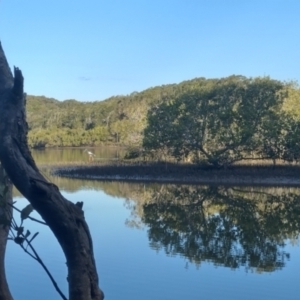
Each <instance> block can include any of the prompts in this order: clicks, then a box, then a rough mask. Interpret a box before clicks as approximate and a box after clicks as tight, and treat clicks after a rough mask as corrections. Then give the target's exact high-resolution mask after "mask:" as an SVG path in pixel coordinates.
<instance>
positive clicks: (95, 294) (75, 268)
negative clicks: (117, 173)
mask: <svg viewBox="0 0 300 300" xmlns="http://www.w3.org/2000/svg"><path fill="white" fill-rule="evenodd" d="M25 102H26V97H25V95H24V93H23V75H22V72H21V71H20V70H19V69H18V68H15V69H14V76H13V75H12V73H11V71H10V68H9V66H8V63H7V60H6V57H5V54H4V52H3V49H2V46H1V44H0V116H1V117H0V159H1V162H2V165H3V166H4V168H5V170H6V172H7V174H8V176H9V178H10V179H11V181H12V183H13V184H14V185H15V186H16V187H17V189H18V190H19V191H20V192H21V193H22V194H23V195H24V196H25V197H26V198H27V199H28V201H29V202H30V203H31V205H32V206H33V208H34V209H35V210H36V211H37V212H38V213H39V214H40V215H41V217H42V218H43V219H44V220H45V222H46V223H47V225H48V226H49V227H50V229H51V230H52V232H53V233H54V235H55V237H56V238H57V240H58V242H59V244H60V245H61V247H62V249H63V252H64V254H65V257H66V260H67V267H68V283H69V299H70V300H102V299H104V295H103V293H102V291H101V290H100V288H99V286H98V275H97V270H96V266H95V260H94V254H93V245H92V239H91V235H90V232H89V228H88V226H87V223H86V221H85V218H84V214H83V211H82V205H80V204H81V203H78V204H76V205H75V204H73V203H71V202H70V201H68V200H67V199H65V198H64V197H63V196H62V195H61V193H60V191H59V189H58V187H57V186H56V185H54V184H52V183H50V182H48V180H47V179H45V178H44V177H43V176H42V174H41V173H40V172H39V170H38V168H37V166H36V164H35V162H34V160H33V158H32V156H31V153H30V151H29V148H28V145H27V123H26V113H25Z"/></svg>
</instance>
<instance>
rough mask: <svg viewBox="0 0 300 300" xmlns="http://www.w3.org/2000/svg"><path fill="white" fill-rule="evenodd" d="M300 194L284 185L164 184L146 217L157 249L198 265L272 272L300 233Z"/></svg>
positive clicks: (145, 207)
mask: <svg viewBox="0 0 300 300" xmlns="http://www.w3.org/2000/svg"><path fill="white" fill-rule="evenodd" d="M275 191H276V192H275ZM299 194H300V193H299ZM299 194H298V193H292V192H289V191H287V190H285V189H282V188H281V189H274V188H273V189H270V188H269V189H261V188H260V189H258V188H256V189H254V188H242V187H240V188H234V187H203V186H201V187H199V186H178V185H177V186H175V185H164V186H161V188H160V190H159V191H156V192H154V193H153V198H152V199H153V200H151V201H150V202H148V203H147V204H144V205H143V216H142V221H143V222H144V223H145V224H146V225H147V226H149V229H148V236H149V240H150V245H151V247H152V248H153V249H157V250H158V249H164V250H165V252H166V253H167V254H169V255H177V254H179V255H182V256H184V257H186V258H187V259H188V260H189V261H190V262H193V263H195V264H197V265H200V264H201V262H202V261H210V262H213V263H214V264H215V265H222V266H225V267H230V268H233V269H235V268H239V267H244V268H245V269H246V270H253V271H256V272H272V271H275V270H278V269H281V268H283V267H284V266H285V263H286V260H288V259H289V254H288V253H286V252H285V242H286V241H287V240H288V239H289V240H292V241H293V240H296V239H297V238H298V235H299V229H300V195H299Z"/></svg>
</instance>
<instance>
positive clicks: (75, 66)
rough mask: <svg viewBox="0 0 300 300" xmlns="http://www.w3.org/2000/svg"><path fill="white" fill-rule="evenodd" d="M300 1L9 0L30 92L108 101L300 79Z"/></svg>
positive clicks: (6, 19)
mask: <svg viewBox="0 0 300 300" xmlns="http://www.w3.org/2000/svg"><path fill="white" fill-rule="evenodd" d="M299 15H300V1H298V0H258V1H257V0H205V1H204V0H105V1H104V0H85V1H83V0H82V1H79V0H72V1H71V0H0V40H1V42H2V46H3V48H4V50H5V52H6V56H7V58H8V61H9V63H10V65H11V66H14V65H15V66H18V67H19V68H21V70H22V71H23V74H24V77H25V90H26V92H27V93H28V94H31V95H45V96H47V97H53V98H56V99H58V100H65V99H76V100H80V101H95V100H103V99H106V98H108V97H110V96H114V95H127V94H130V93H131V92H134V91H142V90H144V89H146V88H149V87H153V86H156V85H162V84H168V83H179V82H181V81H183V80H188V79H192V78H195V77H207V78H217V77H225V76H229V75H232V74H239V75H245V76H264V75H268V76H271V77H272V78H275V79H279V80H297V81H299V80H300V60H299V58H300V17H299Z"/></svg>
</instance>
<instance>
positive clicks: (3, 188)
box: [0, 163, 13, 300]
mask: <svg viewBox="0 0 300 300" xmlns="http://www.w3.org/2000/svg"><path fill="white" fill-rule="evenodd" d="M11 190H12V189H11V183H10V181H9V179H8V176H7V175H6V173H5V171H4V169H3V167H2V165H1V163H0V220H1V222H0V300H13V298H12V296H11V294H10V291H9V288H8V284H7V281H6V276H5V264H4V258H5V250H6V242H7V236H8V232H9V226H8V225H5V224H4V223H5V222H6V221H7V222H8V223H9V222H10V220H11V214H12V208H11V206H10V205H9V204H12V191H11Z"/></svg>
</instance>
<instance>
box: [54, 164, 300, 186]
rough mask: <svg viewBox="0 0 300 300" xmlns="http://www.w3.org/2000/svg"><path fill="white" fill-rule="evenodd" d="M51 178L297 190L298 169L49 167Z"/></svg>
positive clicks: (124, 166) (119, 165) (166, 165)
mask: <svg viewBox="0 0 300 300" xmlns="http://www.w3.org/2000/svg"><path fill="white" fill-rule="evenodd" d="M51 173H52V174H53V175H55V176H61V177H68V178H77V179H88V180H101V181H128V182H145V183H149V182H160V183H173V184H174V183H175V184H199V185H231V186H232V185H248V186H300V166H297V165H296V166H295V165H294V166H283V165H278V166H274V165H266V166H252V165H251V166H249V165H246V166H241V165H240V166H232V167H230V168H227V169H216V168H211V167H203V166H197V165H183V164H171V163H168V164H166V163H150V164H149V163H148V164H115V163H113V164H105V165H100V164H95V165H79V166H78V165H77V166H72V165H68V166H53V167H52V172H51Z"/></svg>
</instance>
